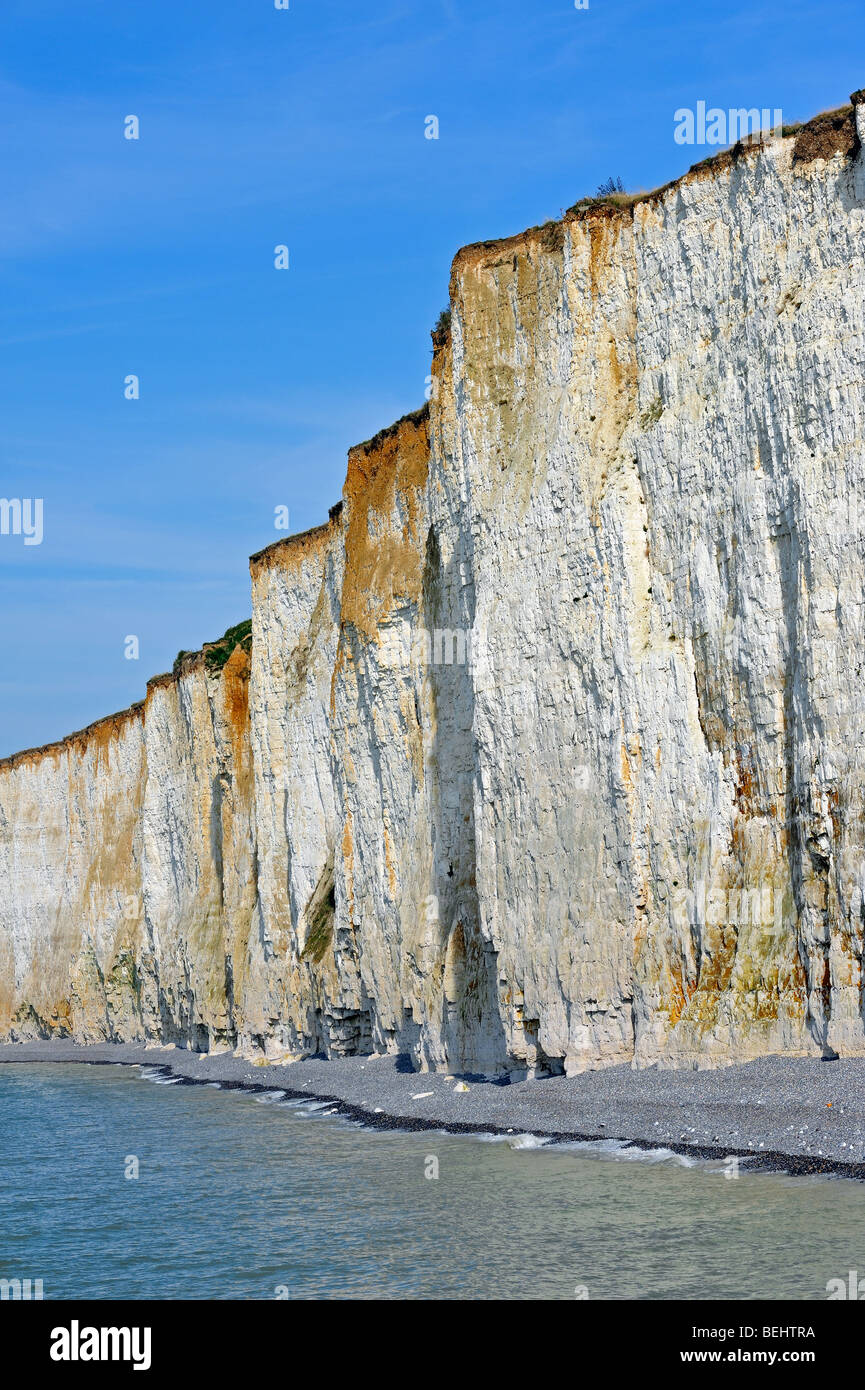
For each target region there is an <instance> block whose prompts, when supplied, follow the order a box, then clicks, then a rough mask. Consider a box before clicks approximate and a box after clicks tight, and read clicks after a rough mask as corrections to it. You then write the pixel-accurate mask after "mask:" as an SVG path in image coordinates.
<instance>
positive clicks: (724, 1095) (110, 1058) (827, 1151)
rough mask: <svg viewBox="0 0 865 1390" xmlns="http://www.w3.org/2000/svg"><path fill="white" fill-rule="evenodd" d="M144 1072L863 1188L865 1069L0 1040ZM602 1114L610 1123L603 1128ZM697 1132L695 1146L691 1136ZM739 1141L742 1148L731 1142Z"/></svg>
mask: <svg viewBox="0 0 865 1390" xmlns="http://www.w3.org/2000/svg"><path fill="white" fill-rule="evenodd" d="M34 1062H78V1063H85V1064H89V1065H123V1066H144V1067H153V1068H154V1069H158V1070H161V1071H163V1072H165V1073H167V1074H169V1075H171V1076H172V1077H176V1078H177V1079H178V1081H179V1083H181V1084H186V1085H213V1084H214V1083H218V1084H219V1085H220V1086H222V1087H223V1089H226V1090H237V1089H241V1090H246V1091H250V1092H262V1091H275V1090H280V1091H284V1092H285V1094H286V1097H287V1098H292V1099H306V1100H316V1101H321V1102H323V1103H326V1104H329V1105H332V1106H334V1108H335V1112H336V1113H338V1114H340V1115H342V1116H343V1117H345V1118H347V1119H351V1120H354V1121H356V1122H358V1123H360V1124H363V1125H364V1126H366V1127H367V1128H375V1129H393V1130H403V1131H414V1132H424V1131H432V1130H437V1131H444V1132H445V1133H449V1134H462V1135H471V1134H485V1135H491V1134H496V1135H501V1136H507V1135H509V1134H511V1135H512V1134H532V1135H534V1136H536V1137H537V1138H539V1139H546V1140H548V1141H550V1142H552V1143H585V1144H598V1143H604V1142H612V1143H613V1144H616V1145H620V1146H622V1148H623V1149H625V1150H626V1149H628V1148H631V1149H638V1150H643V1151H651V1150H668V1151H669V1152H671V1153H673V1154H676V1155H679V1156H685V1157H690V1158H693V1159H696V1160H701V1161H703V1162H712V1161H717V1162H720V1161H722V1160H725V1159H729V1158H731V1157H737V1158H740V1159H743V1160H746V1161H747V1171H748V1172H749V1173H752V1172H783V1173H787V1174H789V1175H790V1176H794V1177H804V1176H836V1177H845V1178H849V1179H853V1180H854V1181H858V1182H865V1059H862V1058H847V1059H839V1060H837V1061H833V1062H823V1061H822V1060H819V1059H812V1058H799V1057H796V1058H785V1057H777V1056H776V1057H765V1058H760V1059H758V1060H756V1061H751V1062H745V1063H741V1064H739V1065H736V1066H732V1067H725V1068H723V1069H719V1070H711V1071H687V1072H681V1071H668V1070H663V1071H661V1070H658V1069H657V1068H648V1069H646V1070H643V1071H633V1070H632V1069H631V1068H630V1067H629V1066H627V1065H624V1066H616V1067H609V1068H604V1069H601V1070H599V1071H593V1072H583V1073H581V1074H580V1075H579V1076H573V1077H563V1076H557V1077H549V1078H546V1079H543V1080H533V1081H521V1082H517V1083H511V1084H503V1083H501V1082H499V1081H490V1080H481V1079H478V1078H472V1077H466V1078H465V1080H466V1082H467V1084H468V1086H469V1090H468V1091H467V1092H457V1091H455V1090H454V1087H455V1085H456V1084H457V1082H458V1080H460V1079H461V1078H460V1077H459V1076H458V1075H457V1074H456V1073H455V1074H453V1075H451V1074H448V1075H447V1077H446V1076H445V1074H443V1073H441V1072H415V1071H412V1070H411V1069H410V1067H409V1065H408V1061H407V1059H406V1058H401V1057H395V1056H387V1057H346V1058H341V1059H339V1060H333V1061H327V1060H323V1059H320V1058H308V1059H304V1060H302V1061H296V1062H288V1063H284V1064H281V1063H266V1064H262V1063H261V1062H259V1061H256V1062H251V1061H249V1060H248V1059H245V1058H242V1057H238V1056H237V1055H236V1054H235V1053H232V1052H217V1053H197V1052H190V1051H188V1050H186V1049H183V1048H179V1047H171V1046H169V1047H161V1046H156V1047H153V1046H144V1045H141V1044H127V1043H92V1044H79V1043H72V1042H67V1041H63V1040H50V1041H40V1042H29V1043H2V1044H0V1064H3V1063H6V1064H15V1063H34ZM602 1116H603V1118H601V1117H602ZM692 1136H693V1137H692ZM736 1140H738V1141H739V1142H735V1141H736Z"/></svg>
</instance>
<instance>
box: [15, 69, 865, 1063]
mask: <svg viewBox="0 0 865 1390" xmlns="http://www.w3.org/2000/svg"><path fill="white" fill-rule="evenodd" d="M862 100H863V98H862V96H861V94H857V95H856V97H855V98H854V105H853V106H852V107H851V108H847V109H846V110H844V111H842V112H840V113H838V114H837V115H835V116H833V117H832V118H828V119H822V120H820V119H818V120H817V121H815V122H812V123H810V124H809V125H808V126H806V127H803V128H801V129H800V130H798V131H796V132H793V133H792V134H790V135H788V136H786V137H784V138H781V139H777V140H772V141H769V142H767V143H766V144H763V145H755V146H752V147H749V148H745V149H742V148H739V147H737V148H736V149H735V150H733V151H731V152H728V153H726V154H724V155H723V156H720V157H719V158H717V159H715V160H713V161H711V162H708V163H706V164H705V165H702V166H696V167H695V168H694V169H693V170H692V171H691V172H690V173H689V174H688V175H686V176H685V177H684V178H683V179H681V180H679V181H678V182H677V183H675V184H673V185H670V186H669V187H667V188H665V189H661V190H659V191H658V192H656V193H654V194H651V195H647V196H646V197H642V198H639V199H636V200H630V199H619V200H610V201H607V202H602V203H593V204H590V205H578V206H577V207H576V208H575V209H572V210H571V212H570V213H568V214H566V216H565V217H564V219H563V221H562V222H561V223H555V224H550V225H548V226H546V227H542V228H536V229H533V230H532V231H530V232H527V233H525V234H523V235H522V236H519V237H515V238H512V239H510V240H506V241H500V242H492V243H485V244H483V245H480V246H474V247H469V248H467V249H465V250H463V251H461V252H460V253H459V254H458V255H457V257H456V260H455V262H454V267H453V274H452V281H451V311H452V318H451V325H450V329H449V330H448V331H444V332H441V333H439V334H438V335H437V336H436V338H435V357H434V365H433V375H434V382H435V390H434V393H433V398H432V400H431V402H430V407H429V409H428V410H427V409H425V410H424V411H421V412H418V413H417V414H416V415H414V416H409V417H407V418H406V419H405V420H402V421H400V422H399V423H398V424H397V425H395V426H393V427H392V428H391V429H389V430H385V431H383V432H382V434H381V435H379V436H377V437H376V438H375V439H374V440H371V441H370V442H369V443H368V444H365V445H361V446H359V447H357V448H356V449H353V450H352V451H351V453H350V455H349V462H348V474H347V479H346V484H345V488H344V492H343V500H342V503H341V504H340V505H339V506H337V507H335V508H333V509H332V511H331V515H330V518H329V520H328V522H327V523H326V524H325V525H324V526H322V527H319V528H318V529H316V530H314V531H311V532H308V533H306V534H304V535H302V536H298V537H293V538H291V539H289V540H286V541H282V542H280V543H278V544H277V545H274V546H271V547H270V548H269V549H268V550H266V551H263V552H261V554H259V555H257V556H255V557H253V560H252V564H251V570H252V614H253V617H252V638H251V643H250V642H241V643H240V644H239V645H237V646H236V647H235V648H234V651H233V654H232V655H231V656H230V658H229V659H228V660H227V661H226V662H225V663H224V664H222V665H221V666H219V667H217V666H215V665H214V663H213V661H212V659H211V658H210V656H209V654H208V649H205V651H204V652H203V653H202V654H199V655H196V656H193V657H187V658H185V659H184V661H182V662H181V663H180V665H179V667H178V669H177V671H176V673H175V674H174V675H172V676H170V677H160V678H158V679H157V680H156V681H153V682H151V683H150V686H149V687H148V693H147V699H146V701H145V702H144V703H143V705H141V706H137V707H133V709H131V710H130V711H128V712H126V713H125V714H123V715H118V716H115V717H113V718H112V719H108V720H104V721H102V722H101V723H99V724H97V725H95V726H93V727H92V728H91V729H89V730H86V731H85V732H84V733H82V734H79V735H75V736H73V737H72V738H70V739H67V740H66V741H65V742H63V743H62V744H58V745H54V746H51V747H49V748H46V749H42V750H37V751H35V752H32V753H27V754H19V755H17V757H15V758H12V759H9V760H7V761H6V762H5V763H2V764H0V1033H2V1034H3V1035H6V1036H10V1037H18V1038H20V1037H29V1036H48V1035H52V1034H60V1033H62V1034H66V1035H72V1036H74V1037H77V1038H80V1039H94V1038H106V1037H108V1038H123V1039H153V1040H157V1039H163V1040H168V1041H176V1042H181V1043H184V1044H186V1045H189V1046H193V1047H207V1046H214V1045H216V1044H228V1045H232V1046H239V1047H240V1048H242V1049H243V1050H244V1051H245V1052H247V1053H250V1054H253V1055H255V1054H266V1055H268V1056H270V1057H274V1056H286V1055H298V1054H302V1053H308V1052H313V1051H323V1052H325V1053H327V1054H328V1055H330V1056H339V1055H343V1054H346V1053H351V1052H357V1051H361V1052H371V1051H378V1052H382V1051H401V1052H409V1053H410V1054H411V1056H412V1058H413V1060H414V1063H415V1065H417V1066H418V1067H450V1068H451V1069H467V1070H471V1069H477V1070H483V1071H485V1072H498V1071H503V1070H509V1071H514V1072H520V1071H522V1070H525V1069H528V1070H529V1071H530V1072H544V1071H561V1070H566V1071H574V1070H578V1069H580V1068H583V1067H588V1066H602V1065H608V1064H611V1063H616V1062H623V1061H625V1062H628V1061H630V1062H634V1063H635V1064H636V1065H646V1064H650V1063H652V1062H656V1061H657V1062H661V1063H662V1064H664V1065H713V1064H718V1063H723V1062H727V1061H731V1060H737V1059H742V1058H746V1057H751V1056H756V1055H759V1054H763V1053H767V1052H780V1051H784V1052H788V1053H789V1052H793V1053H797V1052H798V1053H816V1054H818V1055H819V1054H820V1053H821V1052H824V1053H825V1052H828V1051H830V1050H831V1049H835V1050H837V1051H838V1052H841V1053H845V1054H851V1053H860V1054H861V1053H865V1025H863V998H862V957H863V931H865V755H863V753H862V749H863V747H865V698H863V695H862V682H861V679H860V665H861V664H862V657H861V652H862V651H863V650H865V646H863V641H865V631H863V628H865V535H863V531H865V522H863V518H865V443H863V436H865V387H863V382H865V240H863V233H865V157H863V155H862V152H861V142H862V139H863V137H865V106H863V105H862V104H861V101H862ZM247 648H250V650H247Z"/></svg>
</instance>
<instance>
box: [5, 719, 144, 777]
mask: <svg viewBox="0 0 865 1390" xmlns="http://www.w3.org/2000/svg"><path fill="white" fill-rule="evenodd" d="M143 708H144V704H143V701H139V702H138V703H137V704H134V705H130V706H129V708H128V709H124V710H120V711H119V713H117V714H107V715H105V717H104V718H103V719H97V720H96V721H95V722H94V723H93V724H88V725H87V728H86V729H78V730H76V732H75V733H74V734H67V735H66V737H65V738H61V739H58V740H57V741H56V743H45V744H43V745H42V746H41V748H25V749H24V750H23V751H22V752H20V753H13V754H11V756H10V757H8V758H0V773H2V772H8V771H11V770H12V769H13V768H19V767H28V768H33V767H36V766H37V765H38V764H39V763H40V762H41V761H42V759H43V758H52V759H57V758H59V757H61V755H62V754H63V753H68V752H71V751H72V750H73V749H75V750H77V751H78V752H79V753H83V752H85V751H86V750H87V749H89V748H95V749H96V757H97V767H98V766H99V765H100V764H102V763H103V760H104V763H105V764H107V760H108V757H109V752H110V749H111V746H112V744H113V743H115V742H116V741H117V739H118V738H120V736H121V735H122V734H123V733H124V731H125V730H126V727H127V725H128V724H129V723H130V722H131V721H133V720H135V719H141V718H142V711H143Z"/></svg>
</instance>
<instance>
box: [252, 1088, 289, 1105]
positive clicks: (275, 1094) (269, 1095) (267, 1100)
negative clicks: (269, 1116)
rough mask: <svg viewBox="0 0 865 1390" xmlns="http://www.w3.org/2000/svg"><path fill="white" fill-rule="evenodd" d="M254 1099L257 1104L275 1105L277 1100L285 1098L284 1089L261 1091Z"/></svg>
mask: <svg viewBox="0 0 865 1390" xmlns="http://www.w3.org/2000/svg"><path fill="white" fill-rule="evenodd" d="M255 1099H256V1100H257V1101H258V1103H259V1105H277V1104H278V1103H279V1101H281V1100H285V1091H263V1092H262V1093H261V1094H260V1095H257V1096H256V1097H255Z"/></svg>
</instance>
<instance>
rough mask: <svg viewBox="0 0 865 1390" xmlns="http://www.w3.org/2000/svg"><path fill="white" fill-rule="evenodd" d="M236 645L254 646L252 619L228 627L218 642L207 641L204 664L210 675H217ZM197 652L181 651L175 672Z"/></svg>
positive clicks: (176, 658) (175, 665)
mask: <svg viewBox="0 0 865 1390" xmlns="http://www.w3.org/2000/svg"><path fill="white" fill-rule="evenodd" d="M235 647H243V649H244V651H247V652H248V651H250V650H251V648H252V619H251V618H244V620H243V622H242V623H235V624H234V627H230V628H228V629H227V630H226V631H225V632H224V633H223V634H222V636H221V637H220V638H218V640H217V641H216V642H205V644H204V646H203V647H202V648H201V650H202V651H203V653H204V664H205V666H206V668H207V673H208V675H211V676H213V675H215V674H216V673H217V672H218V671H221V670H222V668H223V667H224V666H225V664H226V662H227V661H228V659H229V657H230V656H231V654H232V652H233V651H234V649H235ZM195 655H196V653H195V652H187V651H179V652H178V653H177V656H176V657H175V660H174V674H175V676H176V675H177V674H178V673H179V671H180V668H181V666H182V665H183V662H184V659H185V658H186V657H188V656H195Z"/></svg>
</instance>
